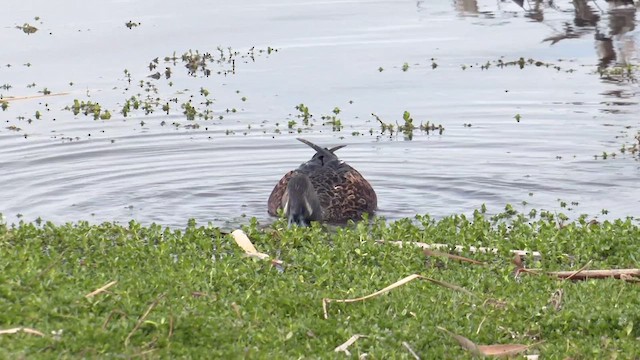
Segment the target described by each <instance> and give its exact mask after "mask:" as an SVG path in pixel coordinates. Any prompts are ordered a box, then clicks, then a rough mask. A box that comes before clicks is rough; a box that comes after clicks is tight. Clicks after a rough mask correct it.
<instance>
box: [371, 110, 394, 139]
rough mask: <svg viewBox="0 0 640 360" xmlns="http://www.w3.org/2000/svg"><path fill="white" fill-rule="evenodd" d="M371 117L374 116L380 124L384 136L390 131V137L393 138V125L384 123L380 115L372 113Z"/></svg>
mask: <svg viewBox="0 0 640 360" xmlns="http://www.w3.org/2000/svg"><path fill="white" fill-rule="evenodd" d="M371 116H373V117H374V118H375V119H376V120H377V121H378V122H379V123H380V133H381V134H382V135H384V133H385V132H387V131H388V132H389V136H393V133H394V132H395V128H394V125H393V124H391V123H385V122H384V121H382V119H381V118H380V117H379V116H378V115H376V114H374V113H371Z"/></svg>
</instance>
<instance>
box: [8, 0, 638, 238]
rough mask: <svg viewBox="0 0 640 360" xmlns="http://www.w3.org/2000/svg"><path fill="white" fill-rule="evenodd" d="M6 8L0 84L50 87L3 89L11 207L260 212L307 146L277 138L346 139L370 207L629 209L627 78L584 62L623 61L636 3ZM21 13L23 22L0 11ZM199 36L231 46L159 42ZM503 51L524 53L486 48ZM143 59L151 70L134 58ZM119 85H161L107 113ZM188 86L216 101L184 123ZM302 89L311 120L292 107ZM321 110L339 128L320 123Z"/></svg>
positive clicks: (59, 218) (630, 89)
mask: <svg viewBox="0 0 640 360" xmlns="http://www.w3.org/2000/svg"><path fill="white" fill-rule="evenodd" d="M34 4H35V5H34ZM9 8H10V10H11V11H3V12H2V13H0V24H3V26H2V27H1V28H0V39H1V43H2V48H3V50H2V54H1V55H0V63H1V64H3V65H2V66H0V86H2V85H3V84H7V85H10V87H9V88H6V87H4V88H1V89H0V95H2V97H3V98H5V99H10V97H26V96H42V95H43V92H48V91H51V93H52V94H50V95H48V96H46V97H36V98H31V99H15V98H14V99H10V101H9V103H8V104H9V107H8V108H7V109H6V110H5V111H2V110H0V119H1V120H2V127H1V128H0V149H1V150H0V151H1V154H0V184H1V185H2V186H0V212H1V213H3V214H4V216H5V217H6V219H7V221H9V222H15V221H17V219H18V218H19V217H20V218H23V219H26V220H33V219H35V218H37V217H42V218H44V219H46V220H52V221H55V222H66V221H76V220H80V219H84V220H89V221H92V222H100V221H118V222H127V221H129V220H130V219H136V220H138V221H141V222H143V223H150V222H157V223H161V224H164V225H170V226H184V224H185V223H186V221H187V219H189V218H195V219H197V220H198V221H199V222H209V221H210V222H213V223H214V224H215V225H221V226H234V225H237V224H238V223H243V222H245V221H247V217H253V216H255V217H257V218H258V219H260V220H267V219H268V215H267V213H266V199H267V198H268V196H269V193H270V191H271V189H272V187H273V185H274V184H275V183H276V182H277V181H278V179H279V178H280V177H281V176H282V175H283V174H284V173H285V172H286V171H288V170H290V169H292V168H294V167H296V166H297V165H299V164H300V163H301V162H303V161H305V160H307V159H308V158H309V157H310V156H311V155H312V152H311V151H310V149H308V148H307V147H306V146H304V145H303V144H301V143H299V142H297V141H296V140H295V138H296V137H305V138H307V139H309V140H311V141H313V142H316V143H318V144H321V145H324V146H334V145H339V144H347V145H348V146H347V147H346V148H344V149H341V150H340V151H339V154H340V156H341V157H342V159H344V160H345V161H347V162H349V163H350V164H351V165H353V166H354V167H356V168H357V169H358V170H360V172H361V173H363V175H365V177H367V178H368V179H369V181H370V182H371V183H372V184H373V186H374V188H375V189H376V191H377V193H378V198H379V207H380V215H382V216H385V217H386V218H389V219H398V218H401V217H407V216H413V215H415V214H416V213H428V214H431V215H433V216H436V217H440V216H445V215H449V214H453V213H469V212H471V211H473V210H474V209H476V208H478V207H480V206H481V205H482V204H486V205H487V207H488V208H489V211H491V212H498V211H500V210H502V209H503V208H504V206H505V204H508V203H510V204H513V205H514V207H515V208H516V209H518V210H524V211H528V210H529V209H531V208H536V209H541V208H542V209H548V210H555V211H564V212H567V213H569V214H573V215H577V214H581V213H588V214H590V215H592V216H599V217H600V218H605V217H624V216H638V215H640V214H639V213H638V209H640V186H638V185H637V184H638V181H637V179H638V176H639V175H640V162H639V161H638V155H637V154H635V155H634V154H630V153H629V152H628V151H627V152H625V153H621V151H620V149H621V147H622V146H623V145H624V146H625V147H626V148H630V147H632V146H633V145H634V144H635V143H637V140H635V139H634V137H635V136H636V134H637V133H638V129H639V125H640V124H639V121H638V112H639V111H638V110H639V109H640V107H639V106H638V102H637V99H638V85H637V83H635V82H633V81H628V80H630V79H629V78H628V77H621V76H601V75H599V74H598V69H601V70H602V69H604V70H607V69H608V70H611V69H614V68H615V67H616V66H623V65H626V64H631V65H634V64H637V63H638V45H639V39H640V38H639V33H638V30H636V28H635V26H636V9H635V8H634V7H633V6H629V5H625V4H624V3H615V2H604V1H597V2H589V3H586V2H585V3H582V2H580V1H578V2H575V3H574V2H569V1H561V2H559V3H555V4H554V6H553V7H548V6H547V5H543V4H540V5H539V6H537V7H536V5H535V2H534V1H532V2H529V3H527V4H525V5H524V8H523V7H520V6H519V5H518V4H517V3H515V2H498V3H496V2H493V1H477V2H476V1H471V0H469V1H417V2H416V1H395V0H393V1H307V2H300V1H292V0H283V1H267V0H265V1H260V2H258V4H255V2H252V1H234V2H228V1H218V2H209V3H206V4H204V3H201V2H196V1H187V2H181V3H180V4H179V5H178V4H177V3H176V2H174V1H161V2H157V1H156V2H151V1H102V2H100V4H99V5H96V4H89V2H76V3H75V5H74V6H73V7H71V8H69V7H64V8H63V7H60V6H56V5H54V4H52V3H51V2H48V1H36V2H31V3H29V4H27V3H24V2H22V3H21V2H14V1H12V4H11V5H9ZM576 9H577V10H576ZM35 17H39V19H38V20H35ZM129 21H131V22H133V23H135V24H138V23H139V26H132V27H131V29H130V28H128V27H127V26H126V25H125V24H126V23H127V22H129ZM24 23H29V24H30V25H33V26H36V27H37V28H38V31H37V32H35V33H32V34H26V33H24V32H23V31H22V30H21V29H17V28H16V26H22V25H23V24H24ZM219 46H220V47H222V48H223V52H224V51H227V52H228V51H229V50H228V48H231V49H232V50H231V51H234V52H237V55H236V57H235V61H234V62H233V64H232V63H229V62H224V61H221V62H220V63H217V62H214V63H211V65H210V68H211V70H213V71H212V74H211V75H210V76H204V75H203V73H201V72H198V73H196V75H195V76H190V75H189V74H188V72H187V69H186V68H185V66H184V65H185V64H184V63H183V62H181V61H180V60H179V59H178V60H176V61H168V62H165V61H164V57H165V56H172V55H173V53H174V52H175V53H176V55H177V57H178V58H179V57H180V55H181V54H183V53H184V52H186V51H188V50H190V49H191V50H193V51H196V50H198V51H199V52H200V53H205V52H211V53H212V54H216V53H218V50H217V47H219ZM252 48H254V50H251V49H252ZM269 48H272V49H276V50H277V51H271V52H268V51H267V50H268V49H269ZM259 50H263V51H262V52H259ZM249 54H252V55H253V56H250V55H249ZM520 57H523V58H524V59H533V60H535V61H537V62H540V63H538V64H537V65H538V66H536V64H535V63H533V64H529V63H525V66H524V68H522V69H521V68H520V66H518V64H513V65H508V66H502V67H501V66H498V64H499V62H500V61H502V62H503V63H505V62H511V61H517V60H518V59H519V58H520ZM155 58H159V60H158V62H157V64H156V66H157V67H156V68H152V69H150V67H149V65H150V63H152V62H153V61H152V60H153V59H155ZM227 58H228V57H227ZM405 64H406V65H405ZM487 64H489V66H488V68H485V67H484V66H483V65H487ZM7 65H10V66H7ZM167 67H169V68H171V69H172V76H171V78H170V79H166V78H165V77H164V70H165V68H167ZM125 69H126V70H127V72H128V74H130V75H126V74H125V71H124V70H125ZM158 71H159V72H160V73H161V75H162V76H161V78H160V79H154V78H149V77H148V76H149V75H152V74H154V73H155V72H158ZM219 71H220V72H221V73H220V74H218V73H217V72H219ZM636 73H637V70H635V69H633V70H632V72H631V74H632V75H634V74H636ZM129 80H131V82H129ZM140 81H142V82H143V84H142V86H140ZM34 84H35V85H34ZM149 84H151V85H149ZM45 88H46V90H47V91H45V90H44V89H45ZM201 89H206V90H208V91H209V92H210V94H209V95H208V96H205V95H203V93H202V91H201ZM54 95H55V96H54ZM131 96H134V97H136V96H137V97H139V98H146V97H149V98H150V99H160V102H162V103H165V102H169V103H170V104H171V111H170V112H169V114H168V115H167V114H166V113H164V112H163V111H161V109H159V108H156V110H155V111H154V112H153V113H152V114H149V115H145V114H144V111H132V112H131V113H129V114H128V116H127V117H124V116H123V115H122V114H121V113H120V111H121V110H122V108H123V105H124V103H125V100H126V99H129V98H131ZM74 99H78V100H79V101H92V102H97V103H99V104H100V106H101V107H102V108H103V109H108V110H109V111H110V112H111V114H112V117H111V119H109V120H94V119H93V117H92V116H85V115H82V113H80V114H78V115H77V116H76V115H74V114H73V113H72V112H71V111H68V110H63V109H64V108H65V107H67V106H72V105H73V102H74ZM171 99H175V102H170V100H171ZM206 99H210V100H212V104H211V106H207V105H203V103H204V102H205V101H206ZM189 100H191V101H192V103H193V104H194V105H195V106H196V108H197V109H198V110H199V111H200V110H204V109H210V110H211V111H212V114H213V116H214V118H213V119H207V120H204V119H198V118H196V120H187V118H186V116H185V115H184V114H183V113H182V112H183V109H181V108H180V104H183V103H185V102H188V101H189ZM301 103H302V104H305V105H306V106H307V107H308V108H309V112H310V113H311V114H312V115H313V117H312V118H311V120H310V125H303V122H302V118H300V117H297V115H300V111H298V110H297V109H296V108H295V107H296V105H299V104H301ZM336 107H337V108H338V109H339V110H340V111H339V113H338V114H337V115H335V113H334V112H333V110H334V109H335V108H336ZM234 110H235V111H234ZM404 111H408V112H410V114H411V117H412V118H413V119H414V120H413V121H414V124H415V125H419V124H421V123H423V124H426V123H427V122H430V123H434V124H436V125H442V126H443V127H444V129H445V130H444V132H443V133H442V134H439V133H438V132H437V131H436V132H435V133H434V132H429V133H426V132H424V131H420V130H415V131H414V133H413V137H412V138H411V139H409V138H407V137H405V136H403V135H402V134H400V135H397V134H394V135H393V136H389V134H388V132H385V133H381V129H380V124H379V123H378V122H377V121H376V119H375V118H374V117H373V116H372V115H371V114H372V113H375V114H376V115H378V116H379V117H380V118H381V119H382V120H383V121H385V122H387V123H393V124H395V123H396V122H397V123H400V124H401V123H403V122H404V120H403V118H402V115H403V112H404ZM36 112H39V116H36ZM220 116H222V119H220ZM322 116H328V117H330V116H336V117H337V118H338V119H340V122H341V124H342V125H343V126H344V127H343V128H342V129H341V130H340V131H333V129H332V126H331V125H323V123H325V122H327V120H323V119H322ZM516 118H518V119H519V121H517V119H516ZM290 121H295V122H296V123H295V124H293V125H292V129H289V128H288V123H289V122H290ZM298 129H300V130H298ZM603 153H607V158H606V159H603ZM611 153H616V155H615V157H613V156H612V155H611ZM523 202H524V203H523ZM561 202H566V204H567V207H568V208H570V209H566V208H562V207H561ZM603 209H606V210H608V214H606V215H603V214H602V210H603Z"/></svg>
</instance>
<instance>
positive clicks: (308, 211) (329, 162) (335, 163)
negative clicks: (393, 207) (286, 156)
mask: <svg viewBox="0 0 640 360" xmlns="http://www.w3.org/2000/svg"><path fill="white" fill-rule="evenodd" d="M298 140H299V141H301V142H303V143H305V144H307V145H309V146H310V147H311V148H313V149H314V150H315V151H316V153H315V155H314V156H313V157H312V158H311V160H309V161H307V162H305V163H303V164H302V165H300V166H299V167H298V168H297V169H295V170H292V171H289V172H288V173H286V174H285V175H284V176H283V177H282V179H280V181H279V182H278V184H277V185H276V186H275V187H274V188H273V191H272V192H271V196H269V202H268V212H269V214H270V215H274V216H275V215H277V213H278V209H282V208H285V206H291V205H290V204H291V202H292V200H293V201H294V203H295V204H297V205H296V209H301V210H300V211H296V210H295V209H293V208H292V209H291V212H290V213H287V212H288V208H285V213H286V214H287V216H288V217H289V223H290V224H291V223H292V222H295V223H298V224H300V225H305V224H308V222H309V221H315V220H318V219H319V218H320V217H319V216H318V214H317V212H316V213H314V211H313V208H315V207H316V204H315V203H314V201H315V202H319V205H320V208H321V209H322V217H321V219H322V221H325V222H329V223H344V222H346V221H348V220H358V219H360V218H361V217H362V215H363V214H365V213H368V214H373V213H374V212H375V211H376V209H377V206H378V200H377V197H376V193H375V191H374V190H373V188H372V187H371V184H369V182H368V181H367V180H366V179H365V178H364V177H363V176H362V175H361V174H360V173H359V172H358V171H357V170H356V169H354V168H352V167H351V166H349V165H348V164H346V163H345V162H344V161H341V160H340V159H338V157H337V156H336V155H335V154H334V152H335V151H336V150H338V149H340V148H342V147H344V146H345V145H341V146H336V147H333V148H331V149H326V148H321V147H320V146H318V145H315V144H313V143H311V142H309V141H307V140H304V139H298ZM294 176H296V177H297V178H298V177H299V181H295V184H301V185H304V184H306V181H305V178H308V180H309V182H310V183H311V184H312V185H313V191H315V193H314V194H310V193H309V192H308V191H310V190H309V189H307V188H305V187H304V186H300V185H297V186H288V185H289V181H290V180H291V179H292V177H294ZM292 184H293V183H292ZM299 204H302V205H305V206H302V205H299ZM302 213H304V214H303V215H304V217H305V219H303V220H304V221H302V220H299V219H298V218H299V217H300V215H301V214H302Z"/></svg>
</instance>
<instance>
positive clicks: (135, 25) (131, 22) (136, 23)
mask: <svg viewBox="0 0 640 360" xmlns="http://www.w3.org/2000/svg"><path fill="white" fill-rule="evenodd" d="M140 25H142V23H140V22H133V21H131V20H129V21H127V22H126V23H125V24H124V26H126V27H127V28H129V29H133V28H134V27H138V26H140Z"/></svg>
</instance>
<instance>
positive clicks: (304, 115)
mask: <svg viewBox="0 0 640 360" xmlns="http://www.w3.org/2000/svg"><path fill="white" fill-rule="evenodd" d="M296 110H298V111H299V114H297V115H296V117H297V118H298V119H300V120H302V123H303V124H304V125H305V126H309V122H310V120H311V118H312V117H313V114H311V113H310V112H309V107H307V106H306V105H305V104H302V103H301V104H299V105H296Z"/></svg>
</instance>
